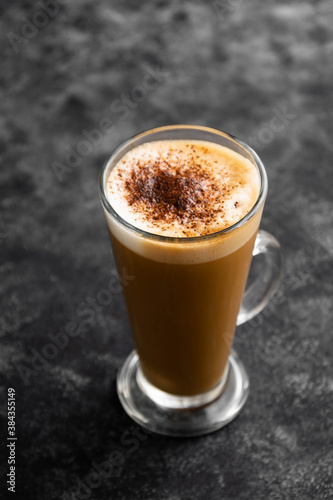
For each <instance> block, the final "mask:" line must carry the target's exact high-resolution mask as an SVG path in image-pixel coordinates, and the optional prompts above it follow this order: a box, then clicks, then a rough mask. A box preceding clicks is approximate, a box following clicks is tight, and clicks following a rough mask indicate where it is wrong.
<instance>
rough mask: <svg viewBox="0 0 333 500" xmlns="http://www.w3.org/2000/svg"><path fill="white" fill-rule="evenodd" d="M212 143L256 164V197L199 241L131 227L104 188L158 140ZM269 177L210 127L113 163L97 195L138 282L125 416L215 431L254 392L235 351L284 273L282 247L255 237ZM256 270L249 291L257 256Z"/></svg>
mask: <svg viewBox="0 0 333 500" xmlns="http://www.w3.org/2000/svg"><path fill="white" fill-rule="evenodd" d="M175 139H182V140H198V141H210V142H213V143H216V144H220V145H222V146H224V147H227V148H229V149H231V150H233V151H235V152H237V153H238V154H240V155H242V156H243V157H244V158H247V159H248V160H250V161H251V162H252V163H253V165H254V166H255V167H256V169H257V172H258V175H259V178H260V192H259V196H258V199H257V201H256V203H255V205H254V206H253V207H252V209H251V211H250V212H249V213H248V214H247V215H246V216H245V217H243V218H242V219H241V220H240V221H239V222H237V223H236V224H234V225H233V226H231V227H229V228H227V229H224V230H222V231H218V232H216V233H213V234H208V235H205V236H199V237H185V238H174V237H165V236H160V235H155V234H152V233H148V232H145V231H143V230H141V229H138V228H137V227H134V226H133V225H131V224H130V223H128V222H126V221H125V220H124V219H123V218H122V217H121V216H120V215H119V214H118V213H117V212H116V211H115V210H114V209H113V207H112V200H111V201H110V200H108V198H107V196H106V191H105V184H106V180H107V178H108V176H109V173H110V171H111V169H112V168H113V167H114V166H115V165H116V164H117V163H118V161H119V160H120V159H121V158H122V157H123V156H124V155H125V154H126V153H127V152H128V151H129V150H131V149H133V148H135V147H137V146H139V145H140V144H143V143H146V142H151V141H160V140H175ZM266 194H267V176H266V172H265V169H264V166H263V164H262V162H261V160H260V159H259V157H258V156H257V154H256V153H255V152H254V151H253V150H252V149H251V148H250V147H249V146H247V145H246V144H244V143H243V142H242V141H240V140H238V139H235V138H234V137H232V136H230V135H229V134H226V133H225V132H220V131H218V130H214V129H210V128H207V127H200V126H190V125H175V126H167V127H161V128H157V129H153V130H150V131H147V132H144V133H142V134H139V135H137V136H135V137H134V138H132V139H130V140H128V141H126V142H125V143H123V144H122V145H121V146H119V147H118V149H116V150H115V151H114V153H113V154H112V156H111V157H110V159H109V160H108V161H107V163H106V165H105V166H104V168H103V170H102V172H101V176H100V196H101V201H102V206H103V209H104V213H105V217H106V222H107V226H108V229H109V233H110V237H111V242H112V248H113V252H114V256H115V260H116V264H117V268H118V271H119V272H120V273H121V272H124V271H125V272H126V273H127V274H128V275H131V276H132V277H134V278H133V279H131V280H130V281H128V283H127V285H126V286H125V287H124V290H123V291H124V296H125V301H126V304H127V310H128V314H129V318H130V324H131V329H132V333H133V337H134V342H135V346H136V351H133V352H132V353H131V354H130V356H129V357H128V358H127V360H126V362H125V364H124V365H123V367H122V369H121V370H120V372H119V374H118V380H117V390H118V394H119V398H120V401H121V403H122V405H123V407H124V409H125V411H126V412H127V413H128V414H129V415H130V416H131V417H132V418H133V419H134V420H135V421H136V422H138V423H139V424H141V425H142V426H144V427H146V428H148V429H150V430H153V431H155V432H158V433H161V434H168V435H174V436H188V435H199V434H205V433H208V432H212V431H214V430H216V429H218V428H220V427H222V426H224V425H226V424H227V423H228V422H230V421H231V420H232V419H233V418H234V417H235V416H236V415H237V414H238V413H239V411H240V409H241V408H242V406H243V405H244V403H245V401H246V398H247V395H248V388H249V383H248V377H247V374H246V371H245V369H244V366H243V364H242V363H241V361H240V360H239V358H238V356H237V355H236V353H235V352H234V351H233V350H232V342H233V337H234V333H235V329H236V325H237V324H238V325H239V324H241V323H244V322H245V321H247V320H249V319H250V318H252V317H253V316H254V315H256V314H258V312H260V311H261V310H262V309H263V308H264V307H265V305H266V303H267V302H268V300H269V298H270V297H271V296H272V295H273V294H274V292H275V291H276V289H277V286H278V284H279V281H280V278H281V271H282V260H281V252H280V245H279V243H278V242H277V241H276V239H275V238H274V237H273V236H271V235H270V234H268V233H266V232H263V231H259V232H258V228H259V224H260V219H261V215H262V211H263V207H264V202H265V198H266ZM259 254H261V255H262V259H263V261H264V263H263V265H262V266H261V270H260V273H258V274H257V275H256V276H255V279H254V280H253V282H252V283H251V286H250V287H249V288H248V290H246V291H245V293H244V290H245V286H246V281H247V277H248V272H249V268H250V264H251V259H252V256H256V255H259Z"/></svg>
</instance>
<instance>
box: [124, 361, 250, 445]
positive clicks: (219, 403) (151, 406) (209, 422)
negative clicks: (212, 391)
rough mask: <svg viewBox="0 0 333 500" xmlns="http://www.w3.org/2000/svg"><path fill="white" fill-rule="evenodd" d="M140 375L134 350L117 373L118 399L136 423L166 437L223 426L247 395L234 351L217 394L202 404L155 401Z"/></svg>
mask: <svg viewBox="0 0 333 500" xmlns="http://www.w3.org/2000/svg"><path fill="white" fill-rule="evenodd" d="M142 377H143V375H142V372H141V370H140V364H139V358H138V355H137V353H136V352H135V351H133V352H132V353H131V354H130V355H129V356H128V358H127V359H126V361H125V363H124V365H123V366H122V368H121V370H120V371H119V372H118V376H117V392H118V396H119V399H120V402H121V404H122V406H123V408H124V410H125V411H126V413H127V414H128V415H129V416H130V417H131V418H132V419H133V420H134V421H135V422H137V423H138V424H140V425H141V426H142V427H144V428H145V429H147V430H149V431H152V432H156V433H157V434H163V435H166V436H175V437H190V436H200V435H203V434H209V433H210V432H214V431H216V430H217V429H220V428H221V427H224V426H225V425H227V424H228V423H229V422H231V421H232V420H233V419H234V418H235V417H236V416H237V415H238V413H239V412H240V411H241V409H242V408H243V406H244V404H245V402H246V399H247V397H248V394H249V379H248V376H247V373H246V371H245V368H244V365H243V363H242V362H241V360H240V359H239V358H238V356H237V354H236V352H235V351H231V353H230V356H229V369H228V370H227V372H226V381H225V384H223V385H222V387H221V384H218V386H217V387H219V388H220V393H219V394H217V395H216V398H215V399H214V400H213V401H212V402H210V403H209V404H206V405H205V406H200V407H195V408H192V409H183V408H182V409H179V407H178V409H174V408H168V407H166V406H162V405H160V404H157V403H156V402H155V401H154V400H153V399H151V398H150V397H149V396H148V395H147V394H146V393H145V392H144V390H143V388H144V385H143V386H142ZM141 387H142V388H141ZM158 392H161V391H158ZM164 394H165V393H164Z"/></svg>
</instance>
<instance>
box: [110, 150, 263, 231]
mask: <svg viewBox="0 0 333 500" xmlns="http://www.w3.org/2000/svg"><path fill="white" fill-rule="evenodd" d="M156 165H158V167H157V168H158V169H159V170H161V171H163V172H164V171H168V172H170V175H171V176H172V175H174V174H175V173H177V174H178V176H180V177H181V176H182V172H184V174H183V175H184V176H185V173H188V171H189V170H191V168H192V165H193V166H195V168H196V172H197V173H199V175H203V177H204V178H202V179H201V178H198V179H196V181H195V182H196V184H195V189H199V190H200V193H199V194H198V200H194V201H193V203H192V205H191V199H190V198H189V199H188V200H186V199H185V202H186V203H187V205H188V207H187V210H185V212H184V213H180V214H179V213H178V214H177V216H175V215H174V212H172V210H173V208H174V207H173V206H172V205H171V206H170V207H168V205H166V204H165V203H164V205H163V209H164V208H165V207H166V209H167V210H166V213H165V214H162V215H161V214H160V216H159V217H157V215H158V214H159V212H160V211H161V210H160V207H158V203H157V202H156V204H155V205H154V203H152V202H151V201H150V202H149V204H147V200H145V199H138V200H136V201H135V202H133V200H129V196H128V192H127V191H128V184H131V182H133V180H132V179H131V173H132V172H138V171H140V172H141V171H142V169H144V175H145V176H146V177H145V179H144V183H145V185H146V186H148V185H149V183H154V176H155V173H156V168H155V171H153V167H156ZM201 173H202V174H201ZM132 177H133V175H132ZM192 184H193V183H192ZM195 189H194V195H195V196H196V195H197V193H196V191H195ZM259 189H260V181H259V174H258V172H257V169H256V167H255V166H254V165H253V164H252V163H251V162H250V161H249V160H248V159H246V158H244V157H243V156H241V155H240V154H238V153H236V152H234V151H232V150H230V149H228V148H226V147H223V146H220V145H218V144H215V143H211V142H207V141H184V140H169V141H154V142H148V143H145V144H142V145H140V146H138V147H136V148H134V149H132V150H131V151H129V152H127V153H126V154H125V155H124V156H123V157H122V159H121V160H120V161H119V162H118V163H117V165H116V166H115V167H114V168H113V170H112V171H111V172H110V174H109V177H108V179H107V181H106V195H107V198H108V201H109V203H110V204H111V205H112V207H113V208H114V210H115V211H116V212H117V213H118V214H119V215H120V216H121V217H122V218H123V219H124V220H126V221H127V222H129V223H130V224H132V225H133V226H135V227H136V228H138V229H142V230H144V231H146V232H149V233H153V234H157V235H163V236H169V237H178V238H184V237H193V236H203V235H206V234H211V233H214V232H217V231H220V230H222V229H226V228H227V227H230V226H232V225H233V224H235V223H236V222H238V221H239V220H241V219H242V218H243V217H244V216H245V215H246V214H247V213H248V212H249V211H250V210H251V208H252V207H253V205H254V204H255V202H256V200H257V198H258V195H259ZM185 190H186V183H185ZM201 190H202V191H201ZM157 195H158V192H157ZM191 195H192V194H191V193H190V194H189V195H188V196H189V197H190V196H191ZM182 196H183V197H184V193H182ZM185 196H186V193H185ZM131 202H132V203H131ZM196 202H197V203H196ZM198 203H199V204H200V203H204V204H205V210H200V207H198Z"/></svg>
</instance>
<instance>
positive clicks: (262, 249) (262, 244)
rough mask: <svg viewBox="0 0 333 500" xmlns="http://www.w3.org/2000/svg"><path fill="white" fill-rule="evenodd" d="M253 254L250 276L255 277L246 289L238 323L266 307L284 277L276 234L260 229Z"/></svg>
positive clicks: (243, 321)
mask: <svg viewBox="0 0 333 500" xmlns="http://www.w3.org/2000/svg"><path fill="white" fill-rule="evenodd" d="M252 255H253V259H252V264H251V271H250V276H251V274H253V273H254V277H253V279H252V282H251V280H250V284H248V285H247V287H246V289H245V293H244V296H243V302H242V305H241V307H240V311H239V314H238V317H237V325H241V324H242V323H245V322H246V321H248V320H250V319H251V318H253V317H254V316H256V315H257V314H258V313H260V311H262V310H263V309H264V307H265V306H266V304H267V302H268V301H269V300H270V299H271V298H272V297H273V295H274V294H275V292H276V290H277V289H278V286H279V284H280V281H281V278H282V270H283V263H282V261H283V258H282V252H281V246H280V243H279V242H278V241H277V240H276V239H275V238H274V236H272V235H271V234H270V233H267V232H266V231H262V230H260V231H259V232H258V235H257V239H256V242H255V245H254V249H253V254H252ZM257 261H258V262H257Z"/></svg>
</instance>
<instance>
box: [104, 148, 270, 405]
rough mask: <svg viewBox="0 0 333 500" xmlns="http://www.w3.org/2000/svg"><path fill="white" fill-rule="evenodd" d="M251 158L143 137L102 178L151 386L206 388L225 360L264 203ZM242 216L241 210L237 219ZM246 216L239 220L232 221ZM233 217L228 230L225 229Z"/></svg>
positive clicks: (183, 391)
mask: <svg viewBox="0 0 333 500" xmlns="http://www.w3.org/2000/svg"><path fill="white" fill-rule="evenodd" d="M259 190H260V178H259V173H258V170H257V167H256V166H255V165H254V164H253V163H252V162H251V161H250V160H249V159H247V158H245V157H243V156H242V155H241V154H238V153H236V152H235V151H233V150H231V149H229V148H227V147H224V146H221V145H219V144H215V143H213V142H209V141H199V140H198V141H193V140H163V141H152V142H146V143H144V144H141V145H140V146H137V147H135V148H133V149H130V150H129V151H127V153H126V154H124V156H122V158H120V159H119V161H118V163H117V164H116V165H115V166H114V168H113V169H112V170H109V172H108V175H107V177H106V181H105V192H106V196H107V199H108V202H109V204H110V205H111V206H112V208H113V209H114V211H115V212H116V214H117V217H112V216H111V215H110V214H109V213H108V212H107V211H105V215H106V220H107V224H108V228H109V231H110V235H111V240H112V246H113V251H114V255H115V259H116V262H117V266H118V269H120V270H121V269H123V268H125V269H126V272H127V273H129V274H131V275H133V276H135V279H133V280H131V281H130V282H129V283H128V284H127V286H126V287H124V294H125V299H126V303H127V308H128V313H129V317H130V323H131V328H132V331H133V335H134V341H135V344H136V349H137V351H138V354H139V358H140V365H141V369H142V372H143V374H144V376H145V377H146V379H147V380H148V381H149V382H150V383H151V384H152V385H153V386H155V387H156V388H158V389H160V390H162V391H165V392H167V393H170V394H173V395H181V396H192V395H196V394H201V393H203V392H205V391H208V390H210V389H212V388H213V387H214V386H215V385H216V384H218V382H219V381H220V380H221V378H222V376H223V374H224V372H225V369H226V366H227V362H228V356H229V352H230V348H231V344H232V340H233V335H234V331H235V325H236V320H237V315H238V311H239V308H240V305H241V301H242V296H243V292H244V288H245V284H246V280H247V275H248V271H249V267H250V262H251V257H252V250H253V246H254V242H255V238H256V234H257V230H258V227H259V222H260V217H261V212H262V207H261V208H260V209H259V210H258V211H257V212H256V214H255V215H254V216H252V217H251V218H249V219H248V220H247V218H246V215H247V214H248V213H249V212H250V210H251V209H252V208H253V206H254V205H255V204H256V202H257V200H258V196H259ZM244 218H245V219H244ZM243 219H244V221H243V223H242V222H241V223H239V221H242V220H243ZM236 223H239V224H238V225H237V227H236V228H234V229H233V230H228V228H231V227H232V226H233V225H234V224H236Z"/></svg>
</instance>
